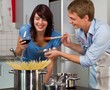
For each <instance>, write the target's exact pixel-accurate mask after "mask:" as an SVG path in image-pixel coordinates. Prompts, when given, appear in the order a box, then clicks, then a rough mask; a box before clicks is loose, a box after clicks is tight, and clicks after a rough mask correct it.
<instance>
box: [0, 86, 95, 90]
mask: <svg viewBox="0 0 110 90" xmlns="http://www.w3.org/2000/svg"><path fill="white" fill-rule="evenodd" d="M0 90H14V88H7V89H0ZM66 90H97V89H91V88H87V87H80V86H76V88H75V89H66Z"/></svg>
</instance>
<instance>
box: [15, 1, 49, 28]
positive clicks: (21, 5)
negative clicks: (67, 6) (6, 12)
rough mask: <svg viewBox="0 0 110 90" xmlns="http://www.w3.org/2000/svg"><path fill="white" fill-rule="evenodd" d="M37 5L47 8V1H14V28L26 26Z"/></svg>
mask: <svg viewBox="0 0 110 90" xmlns="http://www.w3.org/2000/svg"><path fill="white" fill-rule="evenodd" d="M38 4H46V5H47V6H49V0H16V28H17V29H19V28H20V26H21V25H22V24H28V23H29V19H30V16H31V13H32V11H33V10H34V8H35V7H36V6H37V5H38Z"/></svg>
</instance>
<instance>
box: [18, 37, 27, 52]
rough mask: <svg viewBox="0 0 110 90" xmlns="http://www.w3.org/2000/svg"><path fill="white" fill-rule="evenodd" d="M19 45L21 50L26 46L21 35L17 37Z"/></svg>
mask: <svg viewBox="0 0 110 90" xmlns="http://www.w3.org/2000/svg"><path fill="white" fill-rule="evenodd" d="M19 46H20V48H21V49H22V50H24V49H25V48H26V47H27V44H26V41H23V39H22V38H21V37H19Z"/></svg>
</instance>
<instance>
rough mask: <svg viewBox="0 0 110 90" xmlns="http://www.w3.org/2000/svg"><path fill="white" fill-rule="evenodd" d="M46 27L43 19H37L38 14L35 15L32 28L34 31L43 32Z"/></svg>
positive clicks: (46, 23)
mask: <svg viewBox="0 0 110 90" xmlns="http://www.w3.org/2000/svg"><path fill="white" fill-rule="evenodd" d="M47 25H48V22H47V21H46V20H45V19H43V18H41V17H39V16H38V14H37V13H36V14H35V17H34V26H35V28H36V30H37V31H40V32H42V31H45V30H46V28H47Z"/></svg>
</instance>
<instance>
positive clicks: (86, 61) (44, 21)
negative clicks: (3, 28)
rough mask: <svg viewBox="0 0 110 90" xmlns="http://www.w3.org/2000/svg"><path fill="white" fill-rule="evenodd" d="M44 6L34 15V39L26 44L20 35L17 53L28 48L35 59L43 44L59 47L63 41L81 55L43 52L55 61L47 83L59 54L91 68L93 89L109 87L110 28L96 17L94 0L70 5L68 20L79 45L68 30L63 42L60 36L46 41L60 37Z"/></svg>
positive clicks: (90, 77)
mask: <svg viewBox="0 0 110 90" xmlns="http://www.w3.org/2000/svg"><path fill="white" fill-rule="evenodd" d="M44 6H45V5H38V6H37V7H36V8H35V9H34V11H33V13H32V15H31V18H30V26H29V29H30V33H31V38H32V40H31V41H30V43H29V44H26V45H25V44H23V43H25V42H21V40H22V39H21V37H22V35H21V33H20V34H19V35H20V36H19V38H18V45H17V48H16V53H17V55H21V54H22V51H23V50H24V49H25V51H24V54H23V57H26V59H27V60H32V59H35V58H38V56H36V55H35V54H32V53H36V52H35V51H36V50H41V49H42V48H44V47H47V48H50V47H53V46H55V47H58V46H60V45H61V42H62V43H63V45H65V46H66V47H68V48H70V49H72V50H74V51H76V52H78V53H80V55H74V54H68V53H65V52H61V51H60V50H50V51H48V52H46V53H45V56H44V54H42V56H41V60H44V59H45V58H49V59H51V61H52V62H51V64H50V65H49V66H48V67H47V70H48V73H47V74H46V77H45V81H44V82H48V80H49V77H50V75H51V73H52V69H53V66H54V64H55V59H56V58H57V57H59V56H60V57H64V58H66V59H68V60H70V61H72V62H74V63H77V64H80V65H81V66H82V67H88V68H89V85H90V87H91V88H94V89H102V90H109V89H110V84H109V81H110V80H109V79H110V75H109V71H110V70H109V63H110V54H109V53H110V39H109V38H110V35H109V33H110V27H109V26H108V25H107V24H105V23H103V22H101V21H99V20H97V19H96V18H94V12H95V11H94V10H95V9H94V4H93V2H92V1H91V0H73V1H72V2H71V3H70V4H69V6H68V8H67V10H68V17H69V22H70V24H72V25H73V27H74V29H75V32H76V33H75V34H76V38H77V40H78V42H79V44H76V43H72V42H71V40H70V38H69V34H67V33H66V34H64V36H65V37H63V38H62V39H61V41H60V39H55V40H50V41H45V40H44V38H45V37H47V36H60V34H59V33H57V32H56V31H55V30H54V28H53V23H52V22H53V21H52V20H53V18H52V14H49V12H48V10H47V11H45V10H46V9H43V8H42V7H44ZM44 12H45V13H44ZM47 13H48V14H47ZM21 32H22V30H21ZM56 42H57V43H56ZM40 55H41V54H40Z"/></svg>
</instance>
